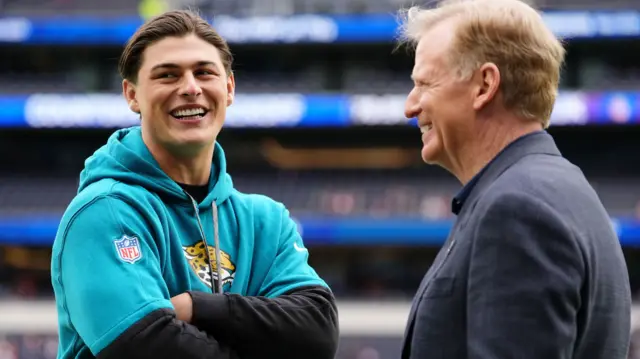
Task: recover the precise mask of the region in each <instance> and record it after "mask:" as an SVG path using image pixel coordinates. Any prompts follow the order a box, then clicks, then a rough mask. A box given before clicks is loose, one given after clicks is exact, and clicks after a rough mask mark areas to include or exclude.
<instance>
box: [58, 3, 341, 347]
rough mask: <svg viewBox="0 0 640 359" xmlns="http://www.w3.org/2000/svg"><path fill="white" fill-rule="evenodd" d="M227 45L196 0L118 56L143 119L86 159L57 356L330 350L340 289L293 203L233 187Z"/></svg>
mask: <svg viewBox="0 0 640 359" xmlns="http://www.w3.org/2000/svg"><path fill="white" fill-rule="evenodd" d="M231 64H232V56H231V53H230V51H229V48H228V46H227V44H226V42H225V41H224V39H222V38H221V37H220V36H219V35H218V34H217V33H216V31H215V30H214V29H213V28H212V27H211V26H210V25H209V24H207V23H206V22H205V21H204V20H203V19H201V18H200V17H198V16H197V15H195V14H193V13H191V12H187V11H172V12H168V13H165V14H163V15H161V16H159V17H157V18H155V19H152V20H150V21H149V22H148V23H146V24H144V25H143V26H142V27H141V28H140V29H138V31H137V32H136V33H135V34H134V35H133V36H132V37H131V39H130V40H129V42H128V43H127V45H126V47H125V49H124V51H123V54H122V58H121V61H120V72H121V75H122V76H123V78H124V80H123V92H124V96H125V98H126V101H127V102H128V105H129V107H130V108H131V110H132V111H134V112H136V113H139V114H140V117H141V126H139V127H133V128H128V129H123V130H119V131H117V132H115V133H114V134H113V135H112V136H111V137H110V138H109V140H108V142H107V144H106V145H105V146H103V147H102V148H100V149H99V150H97V151H96V152H95V154H94V155H93V156H91V157H90V158H89V159H88V160H87V161H86V163H85V169H84V170H83V171H82V173H81V176H80V185H79V190H78V194H77V196H76V197H75V198H74V200H73V201H72V202H71V204H70V205H69V207H68V209H67V211H66V212H65V214H64V216H63V218H62V221H61V223H60V227H59V230H58V234H57V236H56V239H55V243H54V246H53V257H52V282H53V287H54V291H55V296H56V303H57V309H58V318H59V337H60V345H59V354H58V358H60V359H66V358H91V357H97V358H121V359H126V358H183V359H189V358H258V357H270V358H271V357H273V358H318V359H330V358H333V357H334V355H335V352H336V346H337V340H338V325H337V312H336V307H335V303H334V297H333V295H332V293H331V291H330V289H329V288H328V286H327V285H326V283H325V282H324V281H323V280H322V279H321V278H319V277H318V275H317V274H316V273H315V271H314V270H313V269H312V268H311V267H310V266H309V264H308V263H307V259H308V251H307V250H306V249H305V248H304V245H303V243H302V239H301V238H300V235H299V234H298V232H297V226H296V224H295V222H294V221H293V220H292V219H291V218H290V217H289V213H288V211H287V209H286V208H285V207H284V206H283V205H282V204H280V203H277V202H275V201H273V200H271V199H269V198H267V197H264V196H260V195H251V194H244V193H241V192H238V191H237V190H235V189H234V188H233V184H232V181H231V178H230V176H229V175H228V174H227V173H226V164H225V156H224V152H223V150H222V148H221V146H220V145H219V144H218V143H217V142H216V137H217V135H218V133H219V132H220V130H221V128H222V126H223V123H224V119H225V116H226V109H227V107H228V106H230V105H231V104H232V102H233V96H234V88H235V83H234V77H233V73H232V71H231Z"/></svg>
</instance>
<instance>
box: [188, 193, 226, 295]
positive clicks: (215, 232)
mask: <svg viewBox="0 0 640 359" xmlns="http://www.w3.org/2000/svg"><path fill="white" fill-rule="evenodd" d="M187 196H189V198H191V203H192V204H193V209H194V210H195V212H196V219H197V221H198V228H199V229H200V240H201V241H202V244H203V245H204V253H205V256H206V258H207V262H208V263H209V278H211V285H210V288H211V292H212V293H220V294H222V293H223V292H224V291H223V288H222V267H221V261H220V237H219V234H218V206H217V205H216V202H215V201H214V202H213V203H212V204H211V208H212V209H213V240H214V245H215V253H216V275H217V277H218V283H217V288H214V287H213V282H214V281H213V262H212V261H211V256H210V255H209V245H208V244H207V236H206V235H205V234H204V227H203V226H202V221H200V211H199V210H198V202H196V200H195V199H194V198H193V197H191V195H190V194H188V193H187Z"/></svg>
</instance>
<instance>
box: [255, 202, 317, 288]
mask: <svg viewBox="0 0 640 359" xmlns="http://www.w3.org/2000/svg"><path fill="white" fill-rule="evenodd" d="M278 207H279V208H280V210H279V213H280V216H279V219H280V220H279V225H278V226H274V227H276V228H278V230H277V231H274V232H275V233H274V235H275V236H277V237H278V238H279V246H278V253H277V255H276V258H275V260H274V261H273V263H272V264H271V268H270V269H269V271H268V273H267V276H266V278H265V279H264V281H263V283H262V286H261V288H260V295H262V296H265V297H275V296H278V295H280V294H283V293H287V292H290V291H292V290H294V289H296V288H300V287H307V286H320V287H326V288H328V285H327V284H326V283H325V282H324V281H323V280H322V279H321V278H320V277H319V276H318V274H317V273H316V271H315V270H314V269H313V268H312V267H311V266H310V265H309V262H308V260H309V250H308V249H307V248H305V246H304V242H303V240H302V237H301V236H300V233H299V232H298V226H297V224H296V222H295V221H294V220H293V218H291V216H290V215H289V211H288V210H287V209H286V208H285V207H284V206H283V205H281V204H279V205H278Z"/></svg>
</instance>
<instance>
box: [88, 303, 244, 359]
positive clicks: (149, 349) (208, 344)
mask: <svg viewBox="0 0 640 359" xmlns="http://www.w3.org/2000/svg"><path fill="white" fill-rule="evenodd" d="M147 358H148V359H158V358H180V359H200V358H202V359H205V358H206V359H236V358H238V356H237V355H236V354H234V353H233V352H232V351H231V349H230V348H229V347H228V346H224V345H221V344H220V343H218V342H217V341H216V340H215V339H213V338H212V337H211V336H210V335H207V334H206V333H204V332H202V331H200V330H199V329H198V328H196V327H195V326H193V325H190V324H187V323H185V322H183V321H180V320H177V319H176V315H175V312H174V311H173V310H170V309H159V310H156V311H154V312H151V313H149V315H147V316H146V317H144V318H142V319H141V320H139V321H138V322H136V323H135V324H133V325H132V326H131V327H129V329H127V330H126V331H125V332H124V333H122V334H121V335H120V336H119V337H118V338H117V339H116V340H114V341H113V342H112V343H111V344H110V345H109V346H107V347H106V348H105V349H103V350H102V351H101V352H100V353H98V355H97V359H147Z"/></svg>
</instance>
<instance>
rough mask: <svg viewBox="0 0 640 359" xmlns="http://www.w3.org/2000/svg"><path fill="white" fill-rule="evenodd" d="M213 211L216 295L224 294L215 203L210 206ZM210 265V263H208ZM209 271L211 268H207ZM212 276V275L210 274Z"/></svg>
mask: <svg viewBox="0 0 640 359" xmlns="http://www.w3.org/2000/svg"><path fill="white" fill-rule="evenodd" d="M211 208H212V209H213V241H214V245H215V246H216V272H217V274H218V293H220V294H222V293H224V290H223V289H222V266H221V262H220V258H221V257H220V256H221V255H220V236H219V235H218V205H217V204H216V202H215V201H213V203H212V204H211ZM207 252H208V251H207ZM209 263H211V261H209ZM209 269H211V267H209ZM211 274H213V273H211Z"/></svg>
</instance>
